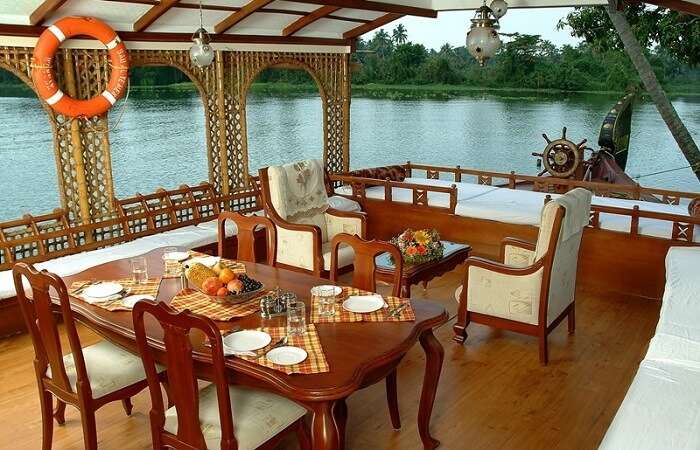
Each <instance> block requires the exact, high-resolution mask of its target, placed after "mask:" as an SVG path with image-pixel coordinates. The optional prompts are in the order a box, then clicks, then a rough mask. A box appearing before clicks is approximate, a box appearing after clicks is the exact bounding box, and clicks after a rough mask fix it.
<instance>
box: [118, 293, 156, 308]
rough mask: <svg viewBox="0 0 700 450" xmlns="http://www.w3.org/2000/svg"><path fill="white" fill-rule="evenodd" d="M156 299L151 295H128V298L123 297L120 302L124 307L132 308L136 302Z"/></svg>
mask: <svg viewBox="0 0 700 450" xmlns="http://www.w3.org/2000/svg"><path fill="white" fill-rule="evenodd" d="M155 299H156V298H155V297H154V296H152V295H139V294H137V295H130V296H128V297H125V298H124V299H123V300H122V305H124V306H126V307H127V308H133V307H134V305H135V304H136V302H140V301H141V300H155Z"/></svg>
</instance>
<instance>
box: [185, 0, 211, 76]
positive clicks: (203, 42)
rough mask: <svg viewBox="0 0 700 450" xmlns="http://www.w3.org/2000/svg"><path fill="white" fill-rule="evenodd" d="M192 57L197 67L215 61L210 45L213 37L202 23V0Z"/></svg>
mask: <svg viewBox="0 0 700 450" xmlns="http://www.w3.org/2000/svg"><path fill="white" fill-rule="evenodd" d="M192 42H193V44H192V47H190V59H191V60H192V63H193V64H194V65H195V66H197V67H207V66H208V65H210V64H211V63H212V61H214V49H213V48H212V47H211V45H209V43H210V42H211V38H210V37H209V33H207V30H205V29H204V25H203V24H202V0H199V29H198V30H197V31H195V32H194V34H193V35H192Z"/></svg>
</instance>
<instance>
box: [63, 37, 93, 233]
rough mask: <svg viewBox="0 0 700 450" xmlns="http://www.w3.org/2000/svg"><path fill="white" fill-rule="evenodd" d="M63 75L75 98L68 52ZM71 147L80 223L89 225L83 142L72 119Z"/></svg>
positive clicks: (73, 74)
mask: <svg viewBox="0 0 700 450" xmlns="http://www.w3.org/2000/svg"><path fill="white" fill-rule="evenodd" d="M63 55H64V57H65V60H64V63H63V75H64V77H65V84H66V86H65V87H66V90H67V91H68V95H69V96H71V97H73V98H77V96H78V89H77V85H76V80H75V71H74V65H73V54H72V52H71V51H70V50H64V51H63ZM70 135H71V145H72V147H73V159H74V160H75V177H76V181H77V185H78V204H79V207H80V221H81V222H82V223H83V224H87V223H90V201H89V197H88V184H87V176H86V174H85V163H84V161H83V142H82V139H81V136H80V123H79V122H78V120H77V119H72V120H71V123H70Z"/></svg>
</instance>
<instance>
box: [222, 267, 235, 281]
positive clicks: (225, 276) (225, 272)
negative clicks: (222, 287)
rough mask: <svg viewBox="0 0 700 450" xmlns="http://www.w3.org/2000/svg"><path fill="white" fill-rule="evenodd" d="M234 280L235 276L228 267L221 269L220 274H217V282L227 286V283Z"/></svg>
mask: <svg viewBox="0 0 700 450" xmlns="http://www.w3.org/2000/svg"><path fill="white" fill-rule="evenodd" d="M235 279H236V274H235V273H233V271H232V270H231V269H229V268H228V267H227V268H226V269H221V272H220V273H219V280H220V281H221V282H222V283H224V284H227V283H228V282H229V281H233V280H235Z"/></svg>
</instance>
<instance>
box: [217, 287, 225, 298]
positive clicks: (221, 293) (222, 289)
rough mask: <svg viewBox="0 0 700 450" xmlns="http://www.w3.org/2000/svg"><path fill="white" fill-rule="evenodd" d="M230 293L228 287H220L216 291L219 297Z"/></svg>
mask: <svg viewBox="0 0 700 450" xmlns="http://www.w3.org/2000/svg"><path fill="white" fill-rule="evenodd" d="M227 295H228V289H226V288H225V287H223V286H222V287H220V288H219V290H218V291H216V296H217V297H226V296H227Z"/></svg>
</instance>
